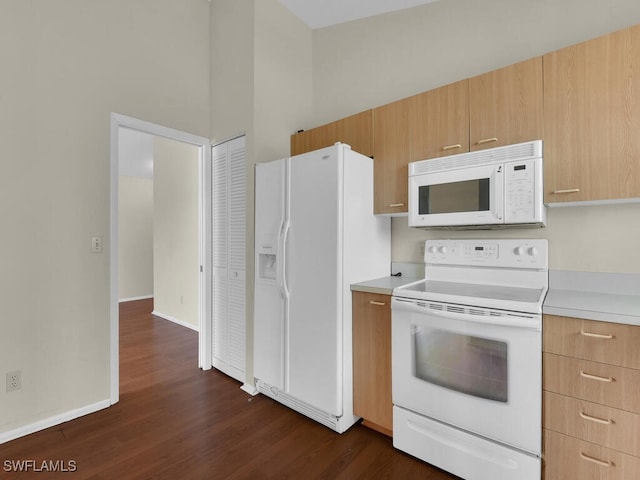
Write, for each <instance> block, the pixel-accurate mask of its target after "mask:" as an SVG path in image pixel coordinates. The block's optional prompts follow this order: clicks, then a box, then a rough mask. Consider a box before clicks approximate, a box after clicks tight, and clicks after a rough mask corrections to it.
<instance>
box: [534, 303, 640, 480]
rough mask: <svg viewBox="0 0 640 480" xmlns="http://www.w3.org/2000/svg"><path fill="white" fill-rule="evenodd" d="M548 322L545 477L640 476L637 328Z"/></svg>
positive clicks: (610, 479) (599, 479)
mask: <svg viewBox="0 0 640 480" xmlns="http://www.w3.org/2000/svg"><path fill="white" fill-rule="evenodd" d="M543 322H544V323H543V330H544V340H543V351H544V353H543V382H542V383H543V415H542V416H543V427H544V429H543V438H544V440H543V448H542V458H543V478H544V479H545V480H632V479H634V480H635V479H639V480H640V369H637V368H635V366H636V365H637V361H636V360H635V359H636V358H637V354H638V352H637V350H638V348H640V345H638V344H636V343H635V342H633V341H631V340H630V339H634V338H639V337H638V335H639V334H640V327H639V326H630V325H621V324H615V323H609V322H598V321H593V320H581V319H576V318H567V317H559V316H553V315H545V316H544V319H543ZM594 359H597V361H593V360H594ZM620 365H633V366H634V368H628V367H626V366H620Z"/></svg>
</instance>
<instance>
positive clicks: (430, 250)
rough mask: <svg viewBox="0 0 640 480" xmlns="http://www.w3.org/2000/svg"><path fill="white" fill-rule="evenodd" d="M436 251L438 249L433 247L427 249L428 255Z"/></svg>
mask: <svg viewBox="0 0 640 480" xmlns="http://www.w3.org/2000/svg"><path fill="white" fill-rule="evenodd" d="M437 251H438V248H437V247H436V246H435V245H431V246H430V247H429V253H436V252H437Z"/></svg>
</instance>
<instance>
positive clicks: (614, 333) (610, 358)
mask: <svg viewBox="0 0 640 480" xmlns="http://www.w3.org/2000/svg"><path fill="white" fill-rule="evenodd" d="M543 338H544V340H543V349H544V351H545V352H550V353H557V354H558V355H567V356H569V357H576V358H583V359H585V360H592V361H594V362H602V363H609V364H611V365H619V366H621V367H628V368H636V369H640V348H638V345H640V327H637V326H633V325H623V324H620V323H609V322H597V321H594V320H582V319H578V318H570V317H557V316H555V315H545V316H544V324H543Z"/></svg>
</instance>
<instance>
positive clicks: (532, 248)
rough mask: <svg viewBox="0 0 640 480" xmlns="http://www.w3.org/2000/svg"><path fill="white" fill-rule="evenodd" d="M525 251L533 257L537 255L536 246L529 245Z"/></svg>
mask: <svg viewBox="0 0 640 480" xmlns="http://www.w3.org/2000/svg"><path fill="white" fill-rule="evenodd" d="M527 253H528V254H529V255H531V256H532V257H535V256H536V255H538V249H537V248H536V247H529V250H527Z"/></svg>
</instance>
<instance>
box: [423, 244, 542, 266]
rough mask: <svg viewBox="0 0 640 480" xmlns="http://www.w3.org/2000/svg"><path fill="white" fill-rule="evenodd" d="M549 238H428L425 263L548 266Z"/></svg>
mask: <svg viewBox="0 0 640 480" xmlns="http://www.w3.org/2000/svg"><path fill="white" fill-rule="evenodd" d="M547 252H548V243H547V240H546V239H540V238H536V239H515V238H513V239H511V238H510V239H478V240H427V241H426V242H425V248H424V261H425V263H431V264H441V265H485V266H487V267H512V268H534V269H546V268H548V253H547Z"/></svg>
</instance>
